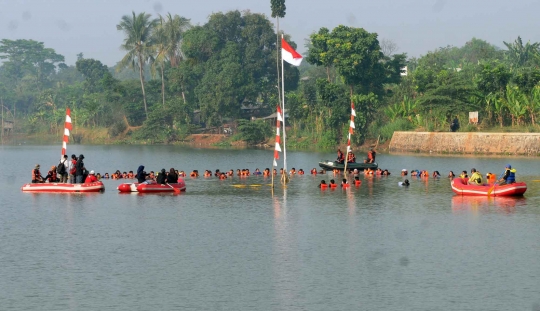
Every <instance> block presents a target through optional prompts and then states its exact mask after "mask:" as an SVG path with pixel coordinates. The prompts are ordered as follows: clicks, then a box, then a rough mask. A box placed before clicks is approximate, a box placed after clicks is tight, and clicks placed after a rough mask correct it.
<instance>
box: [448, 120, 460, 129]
mask: <svg viewBox="0 0 540 311" xmlns="http://www.w3.org/2000/svg"><path fill="white" fill-rule="evenodd" d="M457 130H459V120H458V118H457V117H455V118H454V120H453V121H452V124H450V131H452V132H456V131H457Z"/></svg>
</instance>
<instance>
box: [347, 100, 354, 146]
mask: <svg viewBox="0 0 540 311" xmlns="http://www.w3.org/2000/svg"><path fill="white" fill-rule="evenodd" d="M355 116H356V111H355V110H354V103H353V102H351V125H350V126H349V139H348V140H347V155H348V154H349V151H351V135H352V134H354V117H355Z"/></svg>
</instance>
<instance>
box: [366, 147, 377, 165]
mask: <svg viewBox="0 0 540 311" xmlns="http://www.w3.org/2000/svg"><path fill="white" fill-rule="evenodd" d="M376 155H377V152H375V150H373V148H370V149H369V151H368V153H367V158H366V159H365V160H364V163H373V162H375V156H376Z"/></svg>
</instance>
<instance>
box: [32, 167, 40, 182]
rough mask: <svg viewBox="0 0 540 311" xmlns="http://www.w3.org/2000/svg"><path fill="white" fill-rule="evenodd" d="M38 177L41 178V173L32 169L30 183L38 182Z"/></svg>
mask: <svg viewBox="0 0 540 311" xmlns="http://www.w3.org/2000/svg"><path fill="white" fill-rule="evenodd" d="M39 176H41V173H40V172H39V170H38V169H37V168H36V169H33V170H32V181H34V180H38V177H39Z"/></svg>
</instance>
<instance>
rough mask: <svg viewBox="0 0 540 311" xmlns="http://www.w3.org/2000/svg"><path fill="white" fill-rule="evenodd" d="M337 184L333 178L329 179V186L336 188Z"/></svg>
mask: <svg viewBox="0 0 540 311" xmlns="http://www.w3.org/2000/svg"><path fill="white" fill-rule="evenodd" d="M336 187H337V184H336V182H335V181H334V180H333V179H330V188H336Z"/></svg>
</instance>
